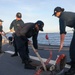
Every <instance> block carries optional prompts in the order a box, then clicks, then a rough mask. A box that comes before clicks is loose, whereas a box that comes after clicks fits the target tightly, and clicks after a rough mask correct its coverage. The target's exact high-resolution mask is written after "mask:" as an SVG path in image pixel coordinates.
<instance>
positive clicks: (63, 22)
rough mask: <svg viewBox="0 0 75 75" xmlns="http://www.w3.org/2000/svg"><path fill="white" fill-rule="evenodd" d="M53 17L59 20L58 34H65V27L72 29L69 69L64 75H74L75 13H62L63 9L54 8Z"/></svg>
mask: <svg viewBox="0 0 75 75" xmlns="http://www.w3.org/2000/svg"><path fill="white" fill-rule="evenodd" d="M59 13H60V15H59ZM53 15H55V16H57V17H58V18H59V27H60V34H66V26H68V27H70V28H74V32H73V37H72V40H71V44H70V49H69V53H70V59H71V68H70V69H69V70H68V72H65V75H73V74H75V13H73V12H66V11H65V12H64V9H63V8H61V7H56V8H55V9H54V14H53Z"/></svg>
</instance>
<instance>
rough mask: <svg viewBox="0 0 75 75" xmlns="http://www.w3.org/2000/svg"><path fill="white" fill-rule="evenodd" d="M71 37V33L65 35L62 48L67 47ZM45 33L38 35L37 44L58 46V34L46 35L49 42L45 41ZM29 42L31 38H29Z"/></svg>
mask: <svg viewBox="0 0 75 75" xmlns="http://www.w3.org/2000/svg"><path fill="white" fill-rule="evenodd" d="M72 35H73V33H67V34H66V37H65V41H64V46H69V45H70V42H71V39H72ZM7 36H8V37H9V36H11V34H10V33H9V34H7ZM45 36H46V33H39V34H38V39H37V40H38V43H39V44H47V45H48V44H51V45H59V44H60V34H59V33H48V38H49V40H47V39H46V38H45ZM30 40H31V38H30Z"/></svg>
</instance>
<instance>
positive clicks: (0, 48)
mask: <svg viewBox="0 0 75 75" xmlns="http://www.w3.org/2000/svg"><path fill="white" fill-rule="evenodd" d="M2 22H3V21H2V20H1V19H0V53H3V51H2V32H3V26H2Z"/></svg>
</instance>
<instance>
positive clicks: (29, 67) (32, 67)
mask: <svg viewBox="0 0 75 75" xmlns="http://www.w3.org/2000/svg"><path fill="white" fill-rule="evenodd" d="M24 68H25V69H34V70H35V69H36V66H33V65H31V64H30V63H29V62H28V61H27V62H25V66H24Z"/></svg>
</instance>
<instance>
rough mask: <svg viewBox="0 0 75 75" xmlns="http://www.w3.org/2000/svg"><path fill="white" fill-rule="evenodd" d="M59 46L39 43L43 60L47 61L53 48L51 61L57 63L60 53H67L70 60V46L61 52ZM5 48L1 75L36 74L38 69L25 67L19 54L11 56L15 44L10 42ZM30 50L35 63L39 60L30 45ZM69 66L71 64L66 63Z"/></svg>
mask: <svg viewBox="0 0 75 75" xmlns="http://www.w3.org/2000/svg"><path fill="white" fill-rule="evenodd" d="M58 49H59V46H48V45H39V49H38V52H39V54H40V56H41V57H42V58H43V61H44V62H45V61H46V59H47V58H48V57H49V55H50V50H52V60H51V61H50V63H51V64H54V63H55V60H56V57H57V55H59V54H62V53H64V54H66V56H67V61H70V58H69V52H68V51H69V48H68V47H64V48H63V50H62V51H61V52H58ZM3 50H4V51H5V53H3V54H0V75H34V73H35V72H36V70H29V69H24V64H22V61H21V59H20V57H19V56H17V57H11V54H13V53H14V48H13V46H9V44H5V45H3ZM29 50H30V58H31V59H33V60H34V62H35V63H37V61H39V59H38V58H37V56H36V55H35V53H34V52H33V50H32V48H31V47H30V46H29ZM66 67H67V68H69V66H67V65H66Z"/></svg>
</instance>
